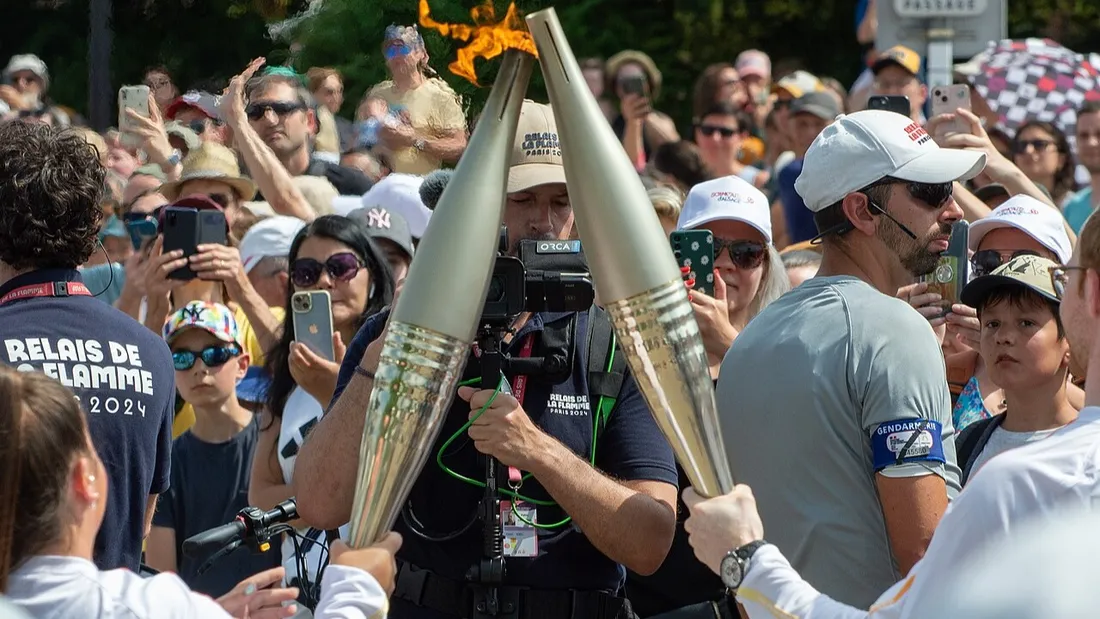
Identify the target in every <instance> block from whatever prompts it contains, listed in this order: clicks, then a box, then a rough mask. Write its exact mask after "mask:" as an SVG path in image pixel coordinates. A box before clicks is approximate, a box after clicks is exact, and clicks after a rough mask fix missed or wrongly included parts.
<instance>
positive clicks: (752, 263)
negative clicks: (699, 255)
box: [714, 237, 767, 271]
mask: <svg viewBox="0 0 1100 619" xmlns="http://www.w3.org/2000/svg"><path fill="white" fill-rule="evenodd" d="M724 251H725V252H729V256H730V260H731V261H733V265H734V266H736V267H737V268H739V269H741V270H743V271H747V270H749V269H755V268H756V267H758V266H760V265H761V264H763V262H764V254H765V253H766V252H767V248H766V247H764V245H763V244H762V243H757V242H755V241H731V240H728V239H720V238H718V237H714V261H715V262H717V261H718V258H720V257H721V256H722V252H724Z"/></svg>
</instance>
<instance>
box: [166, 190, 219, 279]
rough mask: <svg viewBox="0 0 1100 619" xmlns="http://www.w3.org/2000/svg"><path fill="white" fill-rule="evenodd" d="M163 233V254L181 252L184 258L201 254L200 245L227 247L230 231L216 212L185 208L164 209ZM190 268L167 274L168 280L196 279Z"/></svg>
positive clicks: (171, 207)
mask: <svg viewBox="0 0 1100 619" xmlns="http://www.w3.org/2000/svg"><path fill="white" fill-rule="evenodd" d="M163 217H164V221H163V223H162V224H161V230H162V232H163V233H164V250H163V251H164V253H168V252H170V251H175V250H177V249H178V250H181V251H182V252H183V257H184V258H190V257H191V256H193V255H195V254H197V253H199V249H198V247H199V245H207V244H209V245H214V244H217V245H225V243H226V240H227V236H228V227H227V226H226V222H225V214H224V213H222V212H221V211H218V210H214V209H201V210H200V209H196V208H190V207H184V206H168V207H165V209H164V213H163ZM196 277H197V274H196V273H195V272H194V271H193V270H191V265H190V264H185V265H183V266H182V267H180V268H178V269H176V270H175V271H172V272H171V273H169V274H168V278H169V279H195V278H196Z"/></svg>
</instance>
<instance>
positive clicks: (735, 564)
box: [718, 552, 745, 589]
mask: <svg viewBox="0 0 1100 619" xmlns="http://www.w3.org/2000/svg"><path fill="white" fill-rule="evenodd" d="M718 569H719V571H721V574H719V576H720V577H721V579H722V584H723V585H725V586H726V587H727V588H729V589H737V588H738V587H740V586H741V581H742V580H744V578H745V571H744V569H742V567H741V561H740V560H738V558H737V556H736V555H734V554H733V553H732V552H731V553H729V554H728V555H726V556H725V557H724V558H723V559H722V563H721V565H719V566H718Z"/></svg>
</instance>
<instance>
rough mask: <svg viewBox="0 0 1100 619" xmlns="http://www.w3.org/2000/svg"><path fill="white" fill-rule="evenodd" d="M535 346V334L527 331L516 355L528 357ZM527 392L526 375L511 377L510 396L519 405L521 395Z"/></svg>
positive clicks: (521, 401)
mask: <svg viewBox="0 0 1100 619" xmlns="http://www.w3.org/2000/svg"><path fill="white" fill-rule="evenodd" d="M534 347H535V334H534V333H528V334H527V337H525V338H523V345H522V346H520V349H519V354H518V355H516V356H517V357H530V356H531V350H532V349H533V348H534ZM525 393H527V375H525V374H521V375H520V376H516V377H515V378H513V379H512V397H514V398H515V399H516V401H517V402H519V405H520V406H523V395H524V394H525Z"/></svg>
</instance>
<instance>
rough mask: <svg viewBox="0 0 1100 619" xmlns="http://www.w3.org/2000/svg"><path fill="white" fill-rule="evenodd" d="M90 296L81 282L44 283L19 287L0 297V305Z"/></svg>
mask: <svg viewBox="0 0 1100 619" xmlns="http://www.w3.org/2000/svg"><path fill="white" fill-rule="evenodd" d="M69 296H87V297H90V296H92V293H91V292H90V291H89V290H88V287H87V286H85V285H84V283H83V282H45V283H42V284H31V285H30V286H20V287H19V288H16V289H15V290H12V291H11V292H9V293H8V294H6V295H4V296H3V297H0V305H4V304H5V303H9V302H11V301H18V300H20V299H33V298H35V297H69Z"/></svg>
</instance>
